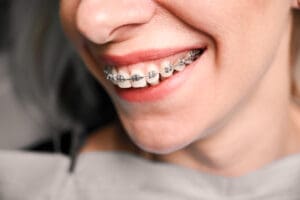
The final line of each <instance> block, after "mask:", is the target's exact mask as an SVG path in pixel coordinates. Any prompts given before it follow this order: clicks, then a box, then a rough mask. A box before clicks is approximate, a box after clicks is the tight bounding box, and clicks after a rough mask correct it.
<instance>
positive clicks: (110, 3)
mask: <svg viewBox="0 0 300 200" xmlns="http://www.w3.org/2000/svg"><path fill="white" fill-rule="evenodd" d="M154 12H155V4H154V2H153V1H152V0H81V2H80V4H79V6H78V10H77V16H76V25H77V28H78V30H79V31H80V33H81V34H82V35H83V36H84V37H86V38H87V39H88V40H90V41H91V42H94V43H96V44H105V43H107V42H111V41H113V40H114V39H117V37H122V34H123V33H122V31H121V30H118V29H119V28H121V27H126V26H128V27H130V25H135V26H137V25H142V24H145V23H147V22H149V21H150V20H151V18H152V16H153V14H154ZM117 30H118V34H112V33H114V32H115V31H117ZM125 30H126V29H124V31H125ZM127 30H128V29H127ZM124 34H125V32H124Z"/></svg>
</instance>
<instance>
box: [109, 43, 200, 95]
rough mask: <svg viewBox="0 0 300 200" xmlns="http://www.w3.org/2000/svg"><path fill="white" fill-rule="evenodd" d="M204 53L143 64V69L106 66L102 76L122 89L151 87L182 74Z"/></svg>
mask: <svg viewBox="0 0 300 200" xmlns="http://www.w3.org/2000/svg"><path fill="white" fill-rule="evenodd" d="M204 51H205V48H199V49H193V50H190V51H188V52H183V53H180V54H178V55H177V56H175V57H174V56H173V57H172V59H170V58H166V59H163V60H161V61H160V62H158V63H154V62H149V63H144V67H143V69H141V68H138V67H136V68H132V69H130V68H128V67H120V66H112V65H107V66H105V68H104V74H105V77H106V79H107V80H109V81H110V82H111V83H113V84H114V85H116V86H117V87H119V88H122V89H127V88H145V87H151V86H154V85H158V84H159V83H160V82H162V81H163V80H165V79H167V78H169V77H172V76H173V75H175V74H176V73H179V72H182V71H183V70H184V69H185V68H186V67H187V66H189V65H190V64H192V63H193V62H195V61H196V60H197V59H198V58H199V57H200V56H201V55H202V54H203V52H204Z"/></svg>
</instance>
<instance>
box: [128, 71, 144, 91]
mask: <svg viewBox="0 0 300 200" xmlns="http://www.w3.org/2000/svg"><path fill="white" fill-rule="evenodd" d="M131 84H132V87H134V88H141V87H145V86H147V82H146V78H145V74H144V73H143V72H142V71H141V70H139V69H133V70H132V71H131Z"/></svg>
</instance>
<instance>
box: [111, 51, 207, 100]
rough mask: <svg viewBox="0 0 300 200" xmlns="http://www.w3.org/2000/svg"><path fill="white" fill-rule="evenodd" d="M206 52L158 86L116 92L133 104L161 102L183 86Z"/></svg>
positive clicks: (117, 89) (119, 89)
mask: <svg viewBox="0 0 300 200" xmlns="http://www.w3.org/2000/svg"><path fill="white" fill-rule="evenodd" d="M205 52H206V50H205V51H204V52H203V53H202V55H201V56H200V57H199V58H198V59H197V60H196V61H195V62H193V63H192V64H190V65H188V66H187V67H186V68H185V69H184V70H183V71H181V72H177V73H175V74H174V75H172V76H171V77H169V78H167V79H165V80H163V81H161V82H160V83H159V84H157V85H154V86H149V87H145V88H130V89H121V88H119V87H117V86H115V91H116V93H117V94H118V95H119V97H121V99H123V100H125V101H128V102H132V103H134V102H151V101H158V100H161V99H163V98H165V97H167V96H168V95H169V94H171V93H172V92H173V91H175V90H176V89H178V88H179V87H180V86H182V85H183V83H184V82H185V81H186V80H187V79H188V77H189V76H191V75H192V74H191V72H192V71H193V69H194V67H195V66H196V65H197V64H198V63H199V62H200V61H201V60H202V56H203V54H205Z"/></svg>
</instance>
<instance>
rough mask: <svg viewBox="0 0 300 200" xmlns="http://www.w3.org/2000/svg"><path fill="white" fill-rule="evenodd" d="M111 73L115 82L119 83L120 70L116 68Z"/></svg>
mask: <svg viewBox="0 0 300 200" xmlns="http://www.w3.org/2000/svg"><path fill="white" fill-rule="evenodd" d="M111 75H112V77H113V79H112V82H113V84H115V85H118V81H117V76H118V72H117V70H116V69H115V68H113V69H112V70H111Z"/></svg>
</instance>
